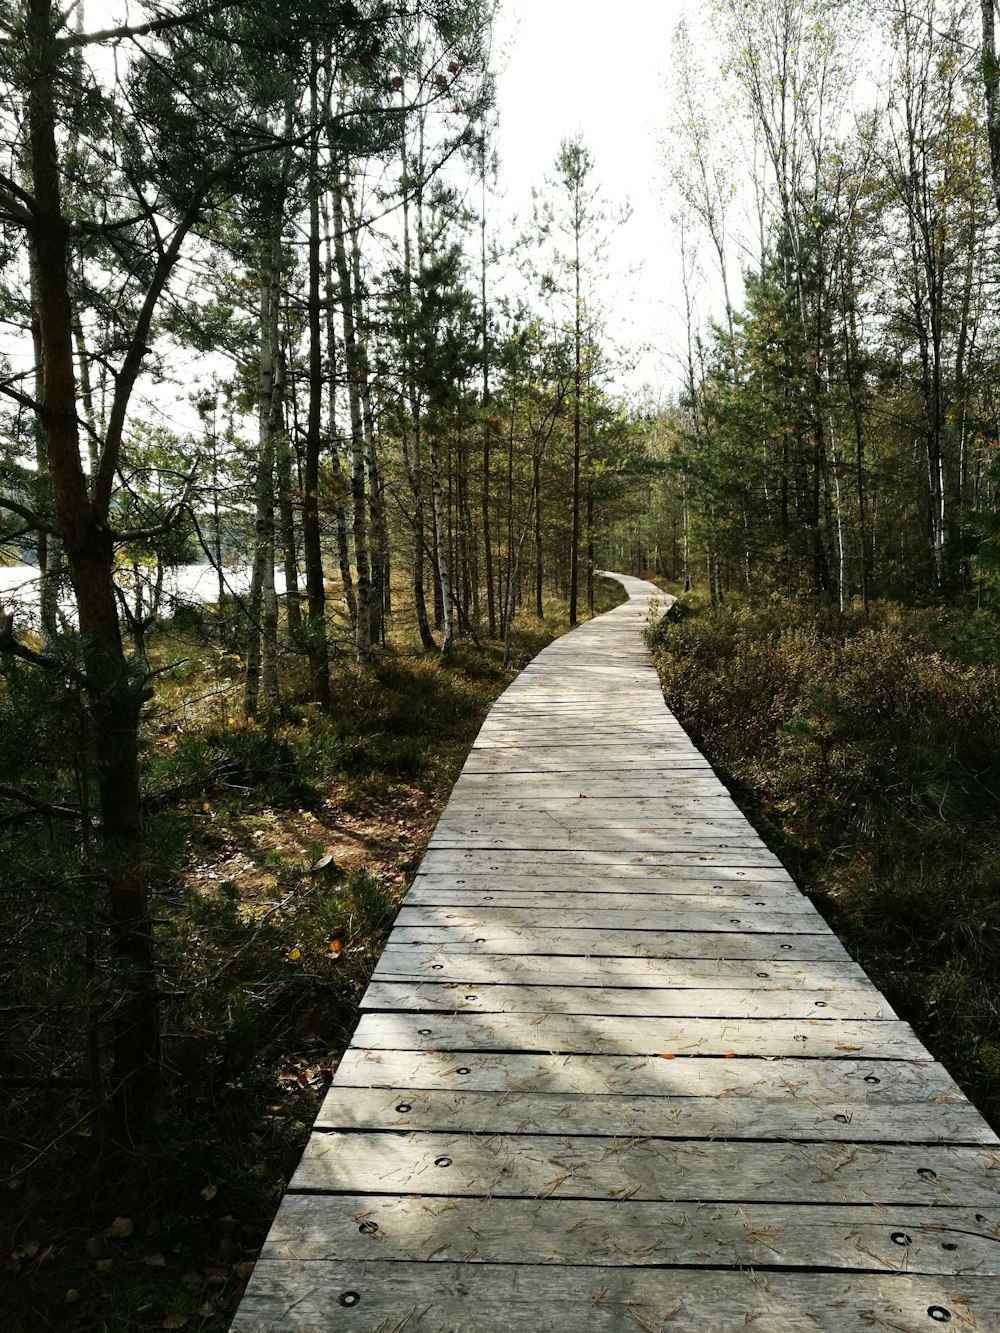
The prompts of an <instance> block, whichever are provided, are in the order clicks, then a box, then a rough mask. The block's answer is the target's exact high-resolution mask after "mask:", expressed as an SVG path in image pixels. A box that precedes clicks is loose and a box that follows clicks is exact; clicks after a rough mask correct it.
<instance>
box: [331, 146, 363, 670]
mask: <svg viewBox="0 0 1000 1333" xmlns="http://www.w3.org/2000/svg"><path fill="white" fill-rule="evenodd" d="M344 192H345V186H344V182H343V180H342V178H341V177H340V174H339V172H338V176H337V181H336V183H335V185H334V190H333V247H334V257H335V261H336V265H337V276H338V277H339V279H340V309H341V317H342V319H343V324H344V360H345V362H346V369H347V399H348V404H349V406H350V412H351V497H352V500H353V504H354V559H355V564H356V566H357V588H356V596H357V604H358V618H357V628H356V634H355V648H356V651H357V658H358V661H359V662H362V663H366V662H371V660H372V640H371V566H370V564H369V556H368V500H367V495H366V493H365V432H364V419H363V415H362V409H361V366H360V365H359V359H358V345H357V331H356V327H355V321H354V298H353V293H352V286H353V284H352V281H351V271H350V268H349V266H348V260H347V247H346V244H345V237H344Z"/></svg>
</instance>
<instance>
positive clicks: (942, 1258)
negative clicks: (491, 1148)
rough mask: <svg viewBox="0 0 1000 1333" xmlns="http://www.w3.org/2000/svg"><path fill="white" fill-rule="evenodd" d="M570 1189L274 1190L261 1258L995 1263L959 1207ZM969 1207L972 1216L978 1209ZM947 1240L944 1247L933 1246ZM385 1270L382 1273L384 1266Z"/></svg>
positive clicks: (992, 1249)
mask: <svg viewBox="0 0 1000 1333" xmlns="http://www.w3.org/2000/svg"><path fill="white" fill-rule="evenodd" d="M613 1216H614V1221H613V1224H612V1225H610V1226H609V1218H608V1208H607V1206H606V1205H603V1204H598V1205H594V1204H592V1203H587V1202H586V1201H582V1200H575V1199H531V1200H527V1199H463V1198H446V1199H427V1198H400V1197H398V1196H391V1195H390V1196H379V1197H375V1198H372V1197H370V1196H365V1195H357V1194H353V1195H351V1194H347V1195H341V1196H338V1197H336V1198H330V1197H328V1196H322V1195H320V1196H316V1195H302V1194H298V1195H296V1194H292V1195H288V1196H286V1198H285V1200H284V1202H283V1203H282V1205H281V1208H280V1210H279V1212H278V1216H277V1218H276V1219H275V1223H274V1226H273V1227H272V1229H271V1234H270V1235H269V1236H268V1240H267V1245H266V1246H265V1248H264V1251H263V1256H262V1257H263V1258H265V1259H302V1260H308V1261H310V1262H313V1263H315V1262H316V1261H318V1260H330V1259H337V1260H346V1261H355V1260H360V1261H373V1262H376V1263H386V1262H389V1263H398V1262H400V1261H406V1260H413V1261H424V1262H436V1263H443V1262H452V1263H477V1264H479V1263H501V1264H574V1265H576V1264H602V1265H606V1266H608V1267H611V1268H617V1267H621V1266H625V1265H633V1266H635V1267H638V1268H643V1267H647V1266H651V1265H662V1264H671V1265H675V1264H676V1265H681V1264H682V1265H685V1266H690V1267H694V1268H708V1267H720V1268H733V1267H737V1266H740V1267H750V1266H753V1267H754V1268H756V1269H758V1270H761V1271H766V1270H768V1269H775V1268H815V1267H816V1266H817V1261H818V1260H821V1261H822V1265H823V1267H824V1268H829V1269H834V1268H835V1269H840V1270H843V1271H847V1272H855V1271H865V1270H869V1271H872V1270H873V1271H875V1272H881V1273H884V1272H890V1273H891V1272H894V1271H895V1272H902V1271H906V1272H909V1273H942V1274H943V1273H956V1272H957V1273H976V1274H977V1275H987V1274H988V1275H991V1276H997V1275H1000V1245H998V1244H997V1233H996V1231H995V1230H994V1227H996V1226H997V1225H998V1224H1000V1210H998V1211H997V1212H996V1213H995V1214H993V1215H992V1216H991V1217H990V1218H987V1217H986V1215H985V1214H983V1213H978V1214H977V1213H976V1212H975V1211H974V1210H973V1209H970V1208H920V1207H914V1206H912V1205H910V1206H905V1205H904V1206H896V1207H885V1208H883V1207H872V1206H868V1207H850V1206H848V1207H840V1208H829V1207H822V1206H817V1205H799V1204H773V1203H772V1204H763V1205H762V1204H758V1203H756V1202H750V1203H746V1204H740V1205H739V1206H737V1207H734V1206H733V1205H732V1204H698V1203H695V1204H684V1205H678V1204H675V1203H636V1202H634V1201H633V1200H628V1201H626V1202H624V1203H619V1204H618V1205H616V1206H615V1208H614V1213H613ZM979 1218H982V1219H983V1220H982V1221H980V1220H979ZM944 1247H947V1248H944ZM387 1277H388V1280H389V1281H391V1280H392V1279H391V1276H390V1275H387Z"/></svg>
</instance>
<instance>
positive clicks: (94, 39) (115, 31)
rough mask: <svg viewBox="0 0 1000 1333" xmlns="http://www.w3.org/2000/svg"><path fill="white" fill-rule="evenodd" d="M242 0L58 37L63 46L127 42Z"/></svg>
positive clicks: (222, 0)
mask: <svg viewBox="0 0 1000 1333" xmlns="http://www.w3.org/2000/svg"><path fill="white" fill-rule="evenodd" d="M241 2H242V0H216V3H215V4H213V5H205V6H204V7H203V8H202V9H193V10H189V11H188V12H187V13H185V14H172V15H170V16H169V17H168V18H162V19H152V20H151V21H150V22H149V23H138V24H134V25H133V24H128V23H126V24H122V25H121V26H120V27H117V28H102V29H100V30H99V31H97V32H75V33H73V34H72V35H71V36H69V37H63V38H61V39H60V45H62V46H65V47H71V48H72V47H79V46H94V45H96V44H97V43H98V42H127V41H130V40H131V39H132V38H134V37H149V36H151V35H152V34H154V33H158V32H168V31H169V30H170V29H171V28H182V27H184V26H185V24H188V23H197V22H199V21H200V20H201V19H205V18H210V17H211V16H212V15H213V14H218V13H220V12H221V11H223V10H226V9H238V8H239V6H240V4H241Z"/></svg>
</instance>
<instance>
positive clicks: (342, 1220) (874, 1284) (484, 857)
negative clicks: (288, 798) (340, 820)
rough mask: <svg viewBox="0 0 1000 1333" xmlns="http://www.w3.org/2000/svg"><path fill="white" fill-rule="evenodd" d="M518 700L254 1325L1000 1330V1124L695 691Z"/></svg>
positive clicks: (624, 627)
mask: <svg viewBox="0 0 1000 1333" xmlns="http://www.w3.org/2000/svg"><path fill="white" fill-rule="evenodd" d="M622 582H623V583H624V584H625V586H626V588H627V590H628V592H629V593H630V596H631V600H630V601H629V602H628V603H627V604H626V605H623V606H621V607H618V608H617V609H616V610H614V611H612V612H610V613H609V614H607V615H605V616H602V617H600V618H599V619H598V620H595V621H592V622H591V623H589V624H587V625H585V626H583V627H582V628H580V629H578V630H576V631H575V632H574V633H572V634H570V635H568V636H566V637H565V638H563V639H560V640H558V641H557V642H555V643H553V644H552V645H551V646H550V647H549V648H547V649H546V650H545V651H544V652H543V653H542V654H541V655H540V656H539V657H538V658H537V659H536V660H535V661H534V662H533V663H532V664H531V665H530V666H529V667H528V668H527V669H526V670H525V671H524V672H523V673H522V674H521V675H520V676H519V677H518V679H517V680H516V681H515V683H514V684H513V685H512V686H511V687H510V689H509V690H507V692H506V694H504V695H503V697H502V698H501V699H500V700H499V701H498V702H497V703H496V705H495V706H494V708H493V710H492V712H491V713H490V715H489V718H488V719H487V721H486V723H485V725H484V727H483V729H482V732H481V733H480V736H479V738H478V740H477V741H476V744H475V746H474V747H473V749H472V752H471V754H470V756H469V759H468V762H467V763H466V765H465V768H464V770H463V772H462V775H461V777H460V778H459V780H458V783H457V785H456V787H455V790H454V793H453V795H452V797H451V800H450V801H449V803H448V806H447V808H446V810H445V812H444V814H443V815H442V817H441V821H440V823H439V824H438V827H437V830H436V832H435V834H434V837H433V839H432V841H431V844H430V847H429V849H428V851H427V854H426V856H425V858H424V860H423V863H422V865H421V868H420V872H419V874H418V875H417V877H416V879H415V881H414V883H413V887H412V888H411V890H410V892H409V894H408V895H407V897H406V900H405V902H404V904H403V907H402V910H401V911H400V914H399V918H398V922H397V924H396V927H395V929H394V930H393V933H392V936H391V938H390V940H389V944H388V947H387V949H386V951H385V954H384V955H383V957H382V959H381V961H380V963H379V965H378V968H377V970H376V973H375V977H374V980H373V982H372V985H371V987H370V989H369V991H368V993H367V995H366V997H365V1000H364V1009H365V1014H364V1016H363V1017H362V1019H361V1022H360V1024H359V1026H358V1029H357V1033H356V1035H355V1038H354V1041H353V1043H352V1044H351V1047H350V1049H349V1050H348V1051H347V1053H346V1055H345V1057H344V1059H343V1061H342V1063H341V1065H340V1067H339V1070H338V1072H337V1076H336V1079H335V1081H334V1084H333V1086H332V1088H331V1089H330V1092H329V1095H328V1097H327V1099H326V1101H325V1103H324V1105H323V1108H322V1110H321V1112H320V1114H319V1117H318V1119H317V1122H316V1126H315V1131H314V1133H313V1135H312V1138H311V1139H310V1141H309V1145H308V1147H307V1148H306V1151H305V1154H304V1156H303V1158H302V1162H301V1164H300V1166H299V1169H298V1171H297V1172H296V1174H295V1176H294V1178H293V1180H292V1182H291V1184H290V1186H289V1189H288V1192H287V1194H286V1196H285V1199H284V1201H283V1203H282V1205H281V1209H280V1211H279V1213H278V1217H277V1219H276V1221H275V1223H274V1227H273V1228H272V1231H271V1234H270V1236H269V1238H268V1242H267V1245H266V1247H265V1250H264V1252H263V1255H262V1257H261V1259H260V1261H259V1263H258V1264H257V1268H256V1270H255V1273H254V1276H253V1278H252V1280H251V1283H250V1285H249V1287H248V1290H247V1293H246V1296H245V1298H244V1300H243V1303H242V1306H241V1308H240V1311H239V1314H238V1315H237V1318H236V1321H235V1324H234V1325H233V1328H234V1330H238V1333H250V1331H251V1330H253V1333H261V1331H262V1330H265V1329H281V1330H291V1329H303V1330H327V1329H329V1330H335V1331H336V1330H341V1329H344V1330H358V1331H359V1333H373V1331H374V1330H379V1331H380V1333H390V1331H391V1330H396V1331H400V1330H404V1329H405V1330H407V1333H416V1331H417V1330H425V1331H428V1333H431V1331H432V1333H440V1331H443V1330H448V1331H451V1330H454V1331H455V1333H459V1331H461V1333H465V1330H471V1329H482V1330H491V1331H498V1333H499V1331H500V1330H503V1331H504V1333H508V1331H511V1330H516V1331H518V1333H520V1331H522V1330H524V1331H527V1330H530V1331H531V1333H539V1331H540V1330H553V1331H556V1330H558V1333H590V1330H619V1329H620V1330H627V1331H628V1333H634V1331H635V1330H645V1331H646V1333H653V1331H654V1330H655V1331H656V1333H660V1330H664V1331H666V1330H671V1331H673V1330H680V1329H690V1330H695V1329H696V1330H699V1333H713V1331H714V1330H730V1329H733V1330H735V1329H740V1330H745V1329H747V1328H752V1329H753V1330H754V1333H788V1330H800V1329H823V1330H829V1331H830V1333H844V1331H845V1330H872V1329H876V1330H882V1329H892V1330H899V1329H902V1330H930V1329H933V1328H934V1327H936V1326H939V1325H943V1324H951V1325H952V1326H953V1327H954V1328H956V1329H963V1330H967V1329H977V1330H1000V1146H998V1142H997V1138H996V1136H995V1135H994V1134H993V1133H992V1131H991V1130H990V1129H989V1127H988V1126H987V1125H986V1124H985V1122H984V1121H983V1120H982V1119H981V1117H980V1116H979V1115H978V1113H977V1112H976V1111H975V1109H974V1108H973V1107H972V1106H971V1105H970V1104H969V1103H968V1101H967V1100H966V1099H965V1098H964V1097H963V1095H962V1093H961V1092H960V1091H959V1089H958V1088H957V1087H956V1086H955V1084H954V1082H953V1081H952V1080H951V1078H949V1076H948V1075H947V1073H946V1072H945V1070H944V1069H943V1068H942V1067H941V1065H939V1064H937V1063H935V1061H933V1060H932V1059H931V1057H930V1055H929V1054H928V1052H927V1050H926V1049H925V1048H924V1047H923V1046H922V1045H921V1044H920V1042H919V1041H918V1040H917V1039H916V1037H915V1036H914V1034H913V1032H912V1030H911V1029H910V1028H909V1026H908V1025H907V1024H906V1023H903V1022H900V1021H899V1020H898V1019H897V1017H896V1015H895V1014H894V1013H893V1012H892V1010H891V1009H890V1008H889V1006H888V1005H887V1004H886V1002H885V1000H884V999H883V998H882V996H881V995H880V993H879V992H878V991H877V990H876V989H875V987H874V986H873V985H872V983H871V982H870V981H869V980H868V978H867V977H866V976H865V974H864V972H862V970H861V969H860V968H859V967H858V966H857V964H856V963H854V962H853V961H852V960H851V958H850V957H849V956H848V954H847V953H846V952H845V950H844V949H843V947H842V946H841V944H840V943H839V941H838V940H837V939H836V938H835V936H834V935H832V934H831V932H830V930H829V929H828V927H827V926H826V924H825V923H824V922H823V920H822V918H821V917H820V916H819V915H818V914H817V913H816V912H815V910H814V909H813V907H812V906H811V904H810V903H809V902H808V901H807V899H805V898H804V897H803V895H802V894H801V893H800V892H799V890H798V889H797V888H796V886H795V885H794V883H793V882H792V881H791V880H790V879H789V877H788V875H787V873H786V872H785V871H784V869H783V868H782V866H781V864H780V862H779V861H778V859H777V858H776V857H775V856H774V855H772V853H771V852H770V851H768V849H767V848H766V847H765V846H764V845H763V843H762V842H761V841H760V839H759V838H758V837H757V836H756V834H755V833H754V831H753V829H752V828H751V827H750V825H749V824H748V823H747V822H746V821H745V820H744V818H743V816H742V815H741V814H740V812H739V810H738V809H737V808H736V806H735V805H734V804H733V802H732V800H731V799H730V797H729V795H728V794H727V792H726V790H725V788H724V787H723V786H722V785H721V783H719V781H718V780H717V779H716V778H715V776H714V774H713V773H712V771H711V769H710V768H709V766H708V764H707V763H706V762H705V760H704V759H703V758H702V757H701V755H700V754H699V753H698V752H697V751H696V750H695V749H694V747H693V746H692V745H691V743H690V741H689V740H688V739H687V737H686V736H685V734H684V732H683V731H682V730H681V728H680V726H679V725H678V724H677V722H676V721H675V720H674V718H673V717H672V716H671V714H670V713H669V712H668V711H667V709H666V708H665V707H664V704H663V699H662V695H661V693H660V688H659V683H658V680H657V677H656V673H655V671H654V670H653V667H652V665H651V663H650V660H649V655H648V653H647V651H646V649H645V647H644V644H643V639H642V631H643V628H644V625H645V623H646V619H647V614H648V605H649V601H650V598H651V597H656V596H659V595H660V594H658V593H657V590H656V589H655V588H653V586H652V585H651V584H648V583H643V582H641V581H640V580H638V579H628V578H623V579H622Z"/></svg>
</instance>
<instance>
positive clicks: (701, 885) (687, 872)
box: [419, 852, 800, 893]
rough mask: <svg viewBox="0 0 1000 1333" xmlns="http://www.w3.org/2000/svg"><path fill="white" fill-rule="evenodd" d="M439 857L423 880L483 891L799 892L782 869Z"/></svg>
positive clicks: (428, 860)
mask: <svg viewBox="0 0 1000 1333" xmlns="http://www.w3.org/2000/svg"><path fill="white" fill-rule="evenodd" d="M440 855H444V853H441V854H438V853H436V852H428V853H427V854H426V855H425V856H424V859H423V861H422V862H421V865H420V871H419V874H420V877H421V879H422V880H423V881H424V882H433V883H443V882H444V881H445V880H448V881H449V882H450V883H451V884H454V885H461V884H473V885H475V886H476V887H477V888H483V887H484V885H485V884H486V881H489V886H490V888H494V887H495V888H502V887H503V886H505V885H506V886H507V887H515V886H523V887H525V888H528V887H530V888H533V889H539V890H541V889H549V888H558V887H562V888H564V889H573V890H576V889H590V890H593V889H600V888H602V887H607V888H608V889H615V890H618V891H620V892H623V893H624V892H627V893H636V892H650V891H654V890H664V891H665V892H668V893H669V892H675V893H703V892H714V891H716V890H719V889H729V888H735V889H739V890H740V891H741V892H743V891H749V890H751V889H753V888H761V887H763V886H765V885H768V884H774V885H781V886H783V887H784V888H786V889H795V891H796V893H799V892H800V890H799V889H797V888H796V887H795V881H794V880H793V879H792V877H791V875H789V873H788V871H787V870H786V869H785V868H784V866H781V865H777V866H703V865H675V866H646V865H634V864H633V863H632V862H630V861H611V862H605V863H604V864H602V865H599V866H593V865H579V864H578V863H576V862H575V861H572V860H570V859H568V857H566V859H564V860H562V861H551V862H544V863H542V864H540V865H538V866H531V865H530V864H525V863H524V860H523V858H518V859H517V860H516V862H513V861H512V860H511V854H510V853H509V852H491V853H489V854H488V855H486V856H484V857H482V858H481V859H480V860H479V861H476V860H474V859H472V860H468V861H467V862H466V863H464V864H463V865H462V867H461V868H460V869H457V870H456V869H454V868H452V869H447V868H446V867H442V868H441V869H438V868H437V866H438V862H439V859H440Z"/></svg>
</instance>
